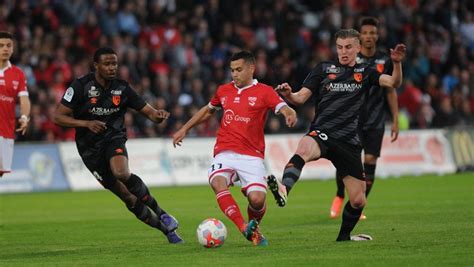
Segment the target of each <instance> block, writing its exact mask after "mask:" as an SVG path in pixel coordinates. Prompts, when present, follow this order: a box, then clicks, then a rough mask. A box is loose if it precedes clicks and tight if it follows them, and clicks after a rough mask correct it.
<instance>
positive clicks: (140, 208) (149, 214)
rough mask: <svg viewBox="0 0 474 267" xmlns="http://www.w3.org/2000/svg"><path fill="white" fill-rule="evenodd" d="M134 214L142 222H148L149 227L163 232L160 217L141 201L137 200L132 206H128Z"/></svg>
mask: <svg viewBox="0 0 474 267" xmlns="http://www.w3.org/2000/svg"><path fill="white" fill-rule="evenodd" d="M127 208H128V210H130V211H131V212H132V213H133V214H135V216H136V217H137V218H138V219H139V220H140V221H142V222H144V223H146V224H148V225H149V226H151V227H154V228H157V229H159V230H160V231H162V232H164V230H163V229H164V228H163V227H162V226H161V223H160V219H159V218H158V216H157V215H156V213H154V212H153V211H152V210H150V209H149V208H148V207H147V206H145V204H143V202H141V201H139V200H138V199H137V201H136V202H135V205H134V206H133V207H128V206H127Z"/></svg>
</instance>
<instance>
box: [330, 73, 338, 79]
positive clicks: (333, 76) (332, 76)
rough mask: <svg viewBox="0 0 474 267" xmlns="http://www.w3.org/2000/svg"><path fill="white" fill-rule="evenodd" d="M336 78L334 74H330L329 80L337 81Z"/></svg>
mask: <svg viewBox="0 0 474 267" xmlns="http://www.w3.org/2000/svg"><path fill="white" fill-rule="evenodd" d="M336 77H337V75H336V74H334V73H331V74H328V79H329V80H334V79H336Z"/></svg>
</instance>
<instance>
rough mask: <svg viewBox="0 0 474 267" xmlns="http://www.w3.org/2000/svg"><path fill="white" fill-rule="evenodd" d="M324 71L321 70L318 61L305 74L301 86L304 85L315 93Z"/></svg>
mask: <svg viewBox="0 0 474 267" xmlns="http://www.w3.org/2000/svg"><path fill="white" fill-rule="evenodd" d="M323 77H324V73H323V70H322V64H321V63H319V64H318V65H316V67H314V68H313V69H312V70H311V72H310V73H309V74H308V76H306V78H305V79H304V81H303V85H302V87H306V88H308V89H310V90H311V92H312V93H313V94H314V95H317V93H318V89H319V86H320V84H321V81H322V80H323Z"/></svg>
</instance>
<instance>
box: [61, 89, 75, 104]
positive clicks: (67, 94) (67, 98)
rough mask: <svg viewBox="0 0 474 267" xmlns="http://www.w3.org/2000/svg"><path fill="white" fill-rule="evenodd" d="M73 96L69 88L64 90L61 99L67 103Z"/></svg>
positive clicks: (72, 90)
mask: <svg viewBox="0 0 474 267" xmlns="http://www.w3.org/2000/svg"><path fill="white" fill-rule="evenodd" d="M73 96H74V89H73V88H72V87H69V88H68V89H67V90H66V93H64V96H63V99H64V100H66V101H67V102H71V101H72V97H73Z"/></svg>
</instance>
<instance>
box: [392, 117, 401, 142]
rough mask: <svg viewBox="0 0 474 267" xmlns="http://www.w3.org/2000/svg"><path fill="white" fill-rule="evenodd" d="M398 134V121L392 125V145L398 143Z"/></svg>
mask: <svg viewBox="0 0 474 267" xmlns="http://www.w3.org/2000/svg"><path fill="white" fill-rule="evenodd" d="M398 132H399V129H398V121H394V122H393V123H392V133H391V138H392V143H393V142H395V141H397V139H398Z"/></svg>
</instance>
